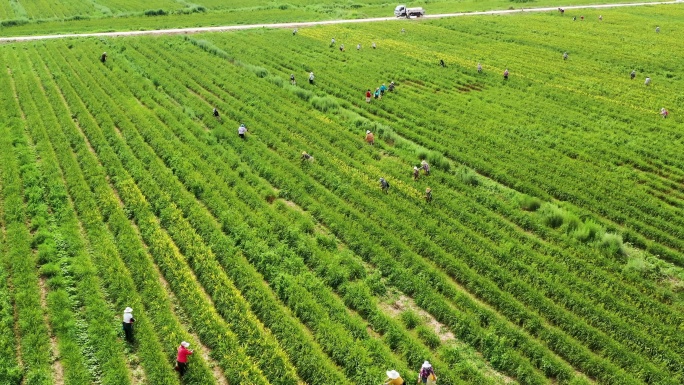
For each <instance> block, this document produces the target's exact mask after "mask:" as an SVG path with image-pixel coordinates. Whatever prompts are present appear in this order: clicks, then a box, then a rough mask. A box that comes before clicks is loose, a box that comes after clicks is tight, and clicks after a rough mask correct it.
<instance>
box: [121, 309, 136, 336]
mask: <svg viewBox="0 0 684 385" xmlns="http://www.w3.org/2000/svg"><path fill="white" fill-rule="evenodd" d="M133 322H135V318H133V309H131V308H130V307H127V308H126V309H124V313H123V322H122V326H123V330H124V334H125V335H126V341H128V342H130V343H133Z"/></svg>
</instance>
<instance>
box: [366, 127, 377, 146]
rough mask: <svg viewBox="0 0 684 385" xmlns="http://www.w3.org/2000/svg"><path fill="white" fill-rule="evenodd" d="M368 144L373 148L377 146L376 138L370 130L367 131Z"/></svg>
mask: <svg viewBox="0 0 684 385" xmlns="http://www.w3.org/2000/svg"><path fill="white" fill-rule="evenodd" d="M366 142H368V144H370V145H371V146H372V145H374V144H375V136H374V135H373V133H372V132H370V130H366Z"/></svg>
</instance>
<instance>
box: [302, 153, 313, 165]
mask: <svg viewBox="0 0 684 385" xmlns="http://www.w3.org/2000/svg"><path fill="white" fill-rule="evenodd" d="M313 161H314V157H313V156H311V155H309V153H307V152H306V151H302V162H313Z"/></svg>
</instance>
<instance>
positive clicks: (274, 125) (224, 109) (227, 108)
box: [224, 108, 275, 126]
mask: <svg viewBox="0 0 684 385" xmlns="http://www.w3.org/2000/svg"><path fill="white" fill-rule="evenodd" d="M224 110H227V111H229V110H231V109H230V108H224ZM273 126H275V125H273Z"/></svg>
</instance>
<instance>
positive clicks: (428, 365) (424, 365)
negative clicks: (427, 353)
mask: <svg viewBox="0 0 684 385" xmlns="http://www.w3.org/2000/svg"><path fill="white" fill-rule="evenodd" d="M423 367H424V368H426V369H427V368H431V367H432V365H430V363H429V362H427V361H425V362H423Z"/></svg>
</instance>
